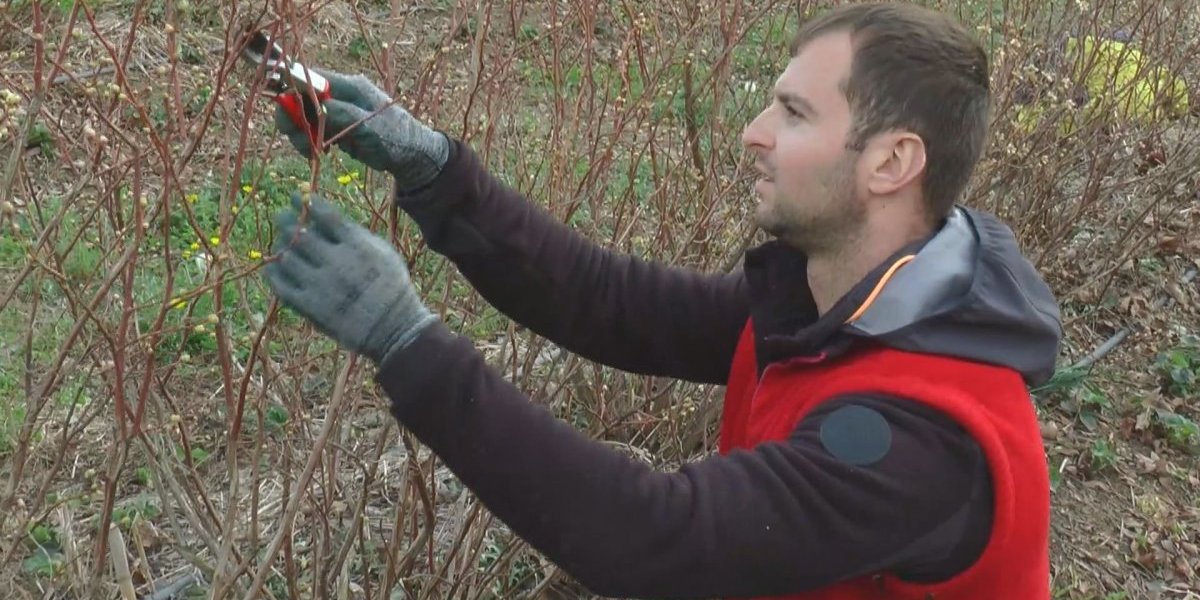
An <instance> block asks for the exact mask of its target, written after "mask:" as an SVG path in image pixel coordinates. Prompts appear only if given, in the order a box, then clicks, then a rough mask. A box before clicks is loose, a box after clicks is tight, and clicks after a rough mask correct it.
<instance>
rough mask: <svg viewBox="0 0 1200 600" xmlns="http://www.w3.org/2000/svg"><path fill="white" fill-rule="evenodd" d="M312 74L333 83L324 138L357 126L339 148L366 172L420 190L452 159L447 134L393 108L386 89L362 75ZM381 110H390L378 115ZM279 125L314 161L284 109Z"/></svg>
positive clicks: (402, 188) (404, 188)
mask: <svg viewBox="0 0 1200 600" xmlns="http://www.w3.org/2000/svg"><path fill="white" fill-rule="evenodd" d="M313 70H314V71H316V72H317V73H320V74H321V75H322V76H323V77H325V78H326V79H328V80H329V85H330V93H331V95H332V98H330V99H329V100H326V101H325V103H324V106H325V139H329V138H332V137H333V136H335V135H337V134H339V133H341V132H342V131H343V130H345V129H346V128H347V127H350V126H351V125H354V124H355V123H358V125H355V126H354V128H353V129H351V130H350V131H349V132H348V133H346V134H345V135H344V136H342V137H340V138H338V140H337V145H338V146H339V147H340V148H341V149H342V150H343V151H345V152H346V153H347V154H349V155H350V156H352V157H354V158H355V159H356V160H358V161H360V162H362V163H363V164H365V165H367V166H368V167H370V168H372V169H375V170H377V171H383V172H386V173H391V174H392V176H394V177H395V178H396V186H397V188H398V189H399V191H400V192H401V193H407V192H411V191H414V190H416V189H419V188H421V187H423V186H425V185H426V184H428V183H429V182H431V181H433V179H434V178H435V177H437V175H438V173H440V172H441V170H442V167H443V166H445V164H446V160H447V157H448V155H449V149H450V142H449V140H448V139H447V138H446V136H445V135H443V134H442V133H440V132H438V131H435V130H433V129H432V128H430V127H429V126H427V125H425V124H424V123H422V122H420V121H418V120H417V119H416V118H415V117H413V116H412V115H411V114H409V112H408V111H407V110H404V109H403V108H401V107H400V106H398V105H396V104H393V103H392V99H391V98H390V97H388V95H387V94H386V93H385V92H384V91H383V90H381V89H379V88H378V87H376V86H375V84H373V83H371V81H370V80H368V79H367V78H366V77H363V76H362V75H345V74H342V73H338V72H336V71H326V70H323V69H313ZM380 107H386V108H383V110H379V112H378V113H376V112H375V111H376V110H378V109H379V108H380ZM373 113H374V114H373ZM368 117H369V118H368ZM363 119H366V120H365V121H362V120H363ZM359 121H362V122H361V123H359ZM275 125H276V127H278V128H279V130H280V131H281V132H283V133H284V134H285V135H287V137H288V140H290V141H291V143H292V145H293V146H295V147H296V150H298V151H299V152H300V153H301V154H303V155H304V156H306V157H311V155H312V148H311V147H310V145H309V142H308V136H307V135H306V134H305V133H304V131H303V130H302V129H300V127H299V126H297V125H296V124H295V123H293V122H292V120H291V119H290V118H288V116H287V113H286V112H284V111H283V109H282V108H278V107H277V108H276V110H275Z"/></svg>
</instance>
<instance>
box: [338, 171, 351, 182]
mask: <svg viewBox="0 0 1200 600" xmlns="http://www.w3.org/2000/svg"><path fill="white" fill-rule="evenodd" d="M351 181H354V178H353V177H351V176H350V174H349V173H346V174H345V175H338V183H340V184H342V185H350V182H351Z"/></svg>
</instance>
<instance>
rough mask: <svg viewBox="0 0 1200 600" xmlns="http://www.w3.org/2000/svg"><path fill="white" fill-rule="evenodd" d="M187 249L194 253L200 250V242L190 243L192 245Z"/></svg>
mask: <svg viewBox="0 0 1200 600" xmlns="http://www.w3.org/2000/svg"><path fill="white" fill-rule="evenodd" d="M188 248H189V249H191V250H192V251H193V252H195V251H196V250H199V249H200V242H192V245H191V246H188Z"/></svg>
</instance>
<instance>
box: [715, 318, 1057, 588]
mask: <svg viewBox="0 0 1200 600" xmlns="http://www.w3.org/2000/svg"><path fill="white" fill-rule="evenodd" d="M751 327H752V326H751V324H749V323H747V326H746V328H745V330H744V331H743V333H742V337H741V339H740V341H739V342H738V348H737V352H736V354H735V355H734V360H733V365H732V369H731V371H730V374H729V382H728V388H727V390H726V396H725V406H724V413H723V415H722V417H721V437H720V452H721V454H726V453H728V452H729V451H731V450H733V449H736V448H751V447H753V446H754V445H756V444H758V443H760V442H765V441H773V440H782V439H786V438H787V437H788V435H789V434H790V433H791V432H792V430H793V429H794V428H795V426H796V424H797V423H799V421H800V419H802V418H803V417H804V415H805V414H807V413H808V412H809V411H811V410H813V409H814V408H816V407H817V405H819V404H821V403H822V402H824V401H825V400H828V399H829V398H831V397H833V396H836V395H838V394H840V393H843V392H882V393H887V394H892V395H896V396H901V397H905V398H910V399H912V400H915V401H920V402H923V403H925V404H928V405H930V406H933V407H934V408H937V409H939V410H941V411H942V412H944V413H945V414H947V415H949V416H950V417H951V418H953V419H955V420H956V421H957V422H958V423H960V424H961V425H962V426H963V427H965V428H966V429H967V431H969V432H970V433H971V435H972V436H974V438H975V439H976V441H978V442H979V444H980V445H981V446H982V448H983V451H984V453H985V455H986V456H987V459H988V463H989V465H990V467H991V473H992V480H993V487H994V492H995V504H994V511H995V512H994V516H993V525H992V534H991V538H990V539H989V541H988V545H987V547H986V548H985V549H984V553H983V555H982V556H981V557H980V560H979V561H977V562H976V563H975V564H974V565H973V566H972V567H971V568H969V569H967V570H966V571H964V572H962V573H960V574H959V575H958V576H956V577H954V578H952V579H950V580H947V581H944V582H941V583H937V584H932V585H930V584H912V583H906V582H904V581H901V580H899V579H898V578H896V577H894V576H892V575H890V574H888V573H880V574H877V575H875V576H870V577H863V578H860V579H856V580H852V581H846V582H842V583H838V584H835V585H833V586H830V587H827V588H824V589H820V590H815V591H812V592H807V593H803V594H796V595H793V596H785V597H781V598H778V599H776V600H783V599H785V598H786V599H787V600H802V599H803V600H867V599H871V600H882V599H889V600H892V599H894V600H930V599H936V600H957V599H959V598H962V599H968V598H969V599H974V600H988V599H992V598H996V599H1001V598H1003V599H1005V600H1016V599H1020V600H1047V599H1049V598H1050V560H1049V529H1050V476H1049V472H1048V468H1047V464H1046V458H1045V454H1044V450H1043V447H1042V438H1041V432H1040V429H1039V427H1038V423H1037V418H1036V414H1035V412H1034V407H1033V402H1032V401H1031V399H1030V397H1029V394H1028V392H1027V391H1026V388H1025V384H1024V382H1023V380H1022V379H1021V376H1020V374H1018V373H1017V372H1015V371H1012V370H1010V369H1005V368H1002V367H996V366H991V365H985V364H980V363H975V362H969V361H965V360H959V359H954V358H948V357H943V356H935V355H929V354H917V353H912V352H904V351H899V350H893V349H889V348H884V347H878V346H876V347H872V348H864V349H859V350H854V351H852V352H851V353H850V354H848V355H846V356H841V357H838V358H837V359H835V360H830V361H827V362H826V361H821V360H818V359H812V360H809V359H796V360H792V361H790V362H783V363H775V364H772V365H770V366H768V367H767V369H766V371H765V372H764V374H763V376H762V378H761V379H759V377H758V371H757V369H756V360H755V354H754V341H753V333H752V329H751Z"/></svg>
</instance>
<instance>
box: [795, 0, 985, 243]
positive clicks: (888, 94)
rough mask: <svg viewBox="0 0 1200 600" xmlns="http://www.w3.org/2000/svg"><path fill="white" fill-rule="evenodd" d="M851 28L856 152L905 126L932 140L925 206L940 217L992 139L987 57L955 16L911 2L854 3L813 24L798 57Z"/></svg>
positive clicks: (847, 86) (804, 32) (805, 29)
mask: <svg viewBox="0 0 1200 600" xmlns="http://www.w3.org/2000/svg"><path fill="white" fill-rule="evenodd" d="M834 31H847V32H849V33H850V36H851V40H852V44H853V47H854V58H853V62H852V65H851V68H850V78H849V80H847V81H844V82H842V83H843V85H842V88H843V91H844V92H845V94H846V99H847V101H848V102H849V103H850V112H851V114H852V115H853V119H854V124H853V128H852V130H851V134H850V140H849V145H850V148H851V149H855V150H861V149H862V148H863V146H864V145H865V144H866V141H867V139H868V138H870V137H871V136H873V135H875V134H877V133H881V132H884V131H888V130H891V129H904V130H907V131H910V132H912V133H914V134H916V135H918V136H920V137H921V139H922V140H923V141H924V143H925V152H926V161H925V169H926V171H925V178H924V189H925V206H926V209H927V210H928V212H929V217H930V218H931V219H933V220H938V219H941V218H942V217H944V216H945V215H946V214H948V213H949V212H950V209H951V208H952V207H953V205H954V204H955V202H957V201H958V198H959V196H960V195H961V194H962V193H963V190H964V189H965V188H966V186H967V183H968V181H969V180H970V178H971V173H972V171H973V170H974V169H975V164H976V163H977V162H978V161H979V157H980V156H981V155H982V153H983V147H984V144H985V143H986V141H987V136H988V119H989V118H990V115H989V113H990V110H991V106H990V105H991V98H990V90H989V88H990V85H989V81H988V77H989V74H988V58H987V54H986V53H985V52H984V50H983V47H982V46H981V45H980V43H979V42H978V41H977V40H975V39H974V38H972V37H971V36H970V35H969V34H968V33H967V31H966V30H965V29H964V28H963V27H962V26H961V25H960V24H959V23H956V22H955V21H953V20H952V19H950V18H949V17H947V16H945V15H943V14H941V13H938V12H936V11H933V10H930V9H927V8H923V7H921V6H916V5H910V4H891V3H887V4H882V3H881V4H850V5H845V6H839V7H837V8H834V9H832V10H830V11H829V12H826V13H824V14H822V15H820V16H818V17H816V18H814V19H812V20H810V21H808V22H806V23H805V24H804V25H803V26H802V27H801V29H800V31H799V32H797V34H796V37H795V38H794V39H793V40H792V45H791V48H790V51H791V54H792V56H795V55H796V54H797V53H799V51H800V50H801V49H802V48H803V47H804V45H805V44H806V43H808V42H809V41H811V40H812V39H814V38H816V37H819V36H821V35H822V34H825V33H831V32H834Z"/></svg>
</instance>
